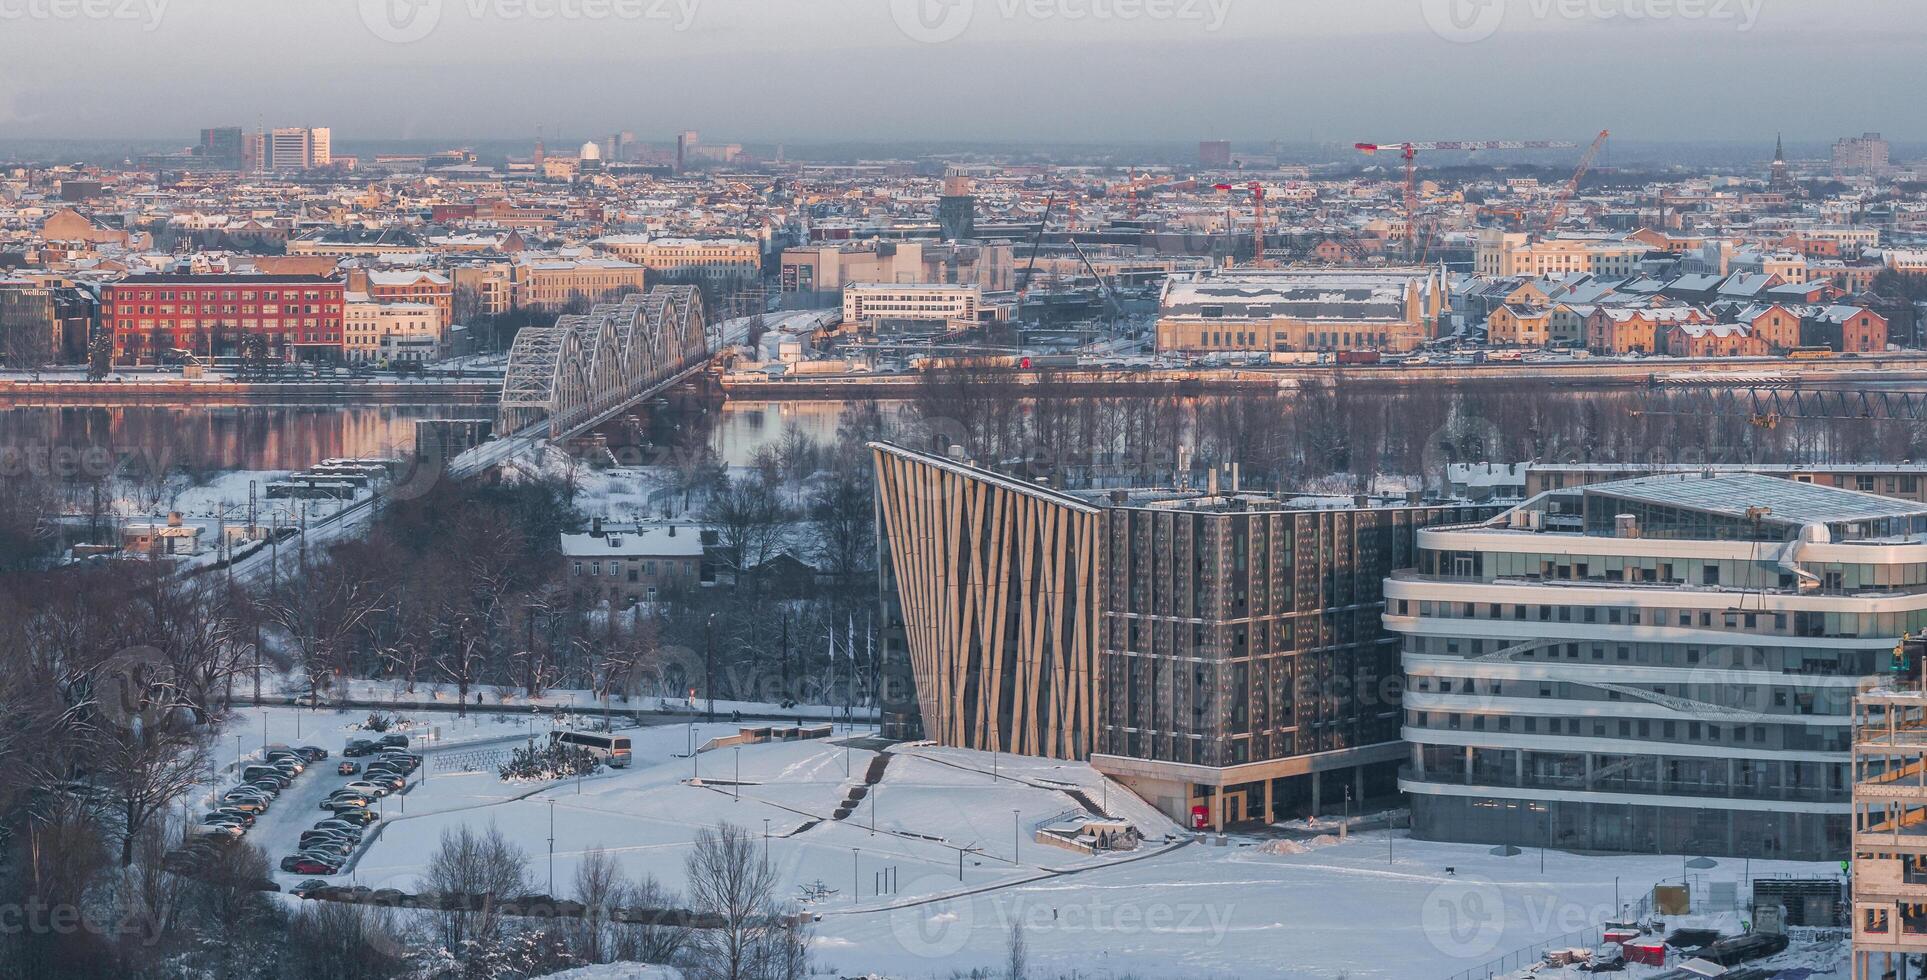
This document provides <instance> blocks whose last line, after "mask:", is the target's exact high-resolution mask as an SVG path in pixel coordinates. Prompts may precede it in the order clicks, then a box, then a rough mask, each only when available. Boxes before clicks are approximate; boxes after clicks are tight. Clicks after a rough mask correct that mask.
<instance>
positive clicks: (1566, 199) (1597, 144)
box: [1546, 129, 1613, 235]
mask: <svg viewBox="0 0 1927 980" xmlns="http://www.w3.org/2000/svg"><path fill="white" fill-rule="evenodd" d="M1612 135H1613V134H1612V131H1611V130H1605V129H1602V130H1600V131H1599V135H1598V136H1597V137H1594V139H1593V141H1592V146H1590V147H1588V148H1587V149H1586V155H1585V156H1582V157H1580V158H1579V169H1578V170H1575V171H1573V172H1572V181H1571V182H1570V183H1568V184H1567V185H1566V189H1565V190H1564V191H1561V192H1560V193H1559V198H1558V200H1555V201H1553V202H1552V209H1551V210H1550V211H1547V212H1546V234H1548V235H1550V234H1552V232H1553V229H1555V228H1558V227H1559V222H1560V221H1561V220H1562V219H1564V218H1565V216H1566V207H1567V206H1568V205H1570V204H1571V203H1572V197H1573V195H1574V194H1577V193H1579V182H1580V181H1582V180H1585V179H1586V171H1588V170H1591V169H1592V162H1593V161H1594V160H1595V159H1598V157H1599V151H1600V150H1602V149H1605V147H1606V140H1608V139H1610V138H1612Z"/></svg>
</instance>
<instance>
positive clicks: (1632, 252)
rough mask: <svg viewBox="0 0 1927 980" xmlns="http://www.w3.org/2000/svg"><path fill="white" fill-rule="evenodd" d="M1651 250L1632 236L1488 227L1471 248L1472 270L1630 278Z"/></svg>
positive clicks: (1503, 274)
mask: <svg viewBox="0 0 1927 980" xmlns="http://www.w3.org/2000/svg"><path fill="white" fill-rule="evenodd" d="M1650 251H1652V248H1651V246H1649V245H1648V244H1647V243H1645V242H1641V241H1636V240H1632V239H1604V240H1602V239H1589V238H1550V239H1545V240H1542V241H1541V240H1535V239H1534V238H1533V237H1532V236H1530V235H1526V234H1522V233H1519V232H1508V231H1503V230H1500V229H1497V228H1487V229H1485V230H1484V231H1481V232H1480V233H1479V241H1478V244H1477V245H1476V246H1475V247H1474V250H1473V256H1472V258H1473V270H1474V271H1475V272H1477V273H1478V274H1479V275H1482V276H1492V277H1498V278H1505V277H1511V276H1563V275H1578V274H1582V273H1588V272H1591V273H1596V274H1598V275H1600V276H1603V277H1606V278H1616V279H1630V278H1632V277H1633V276H1635V275H1637V274H1638V273H1639V262H1640V260H1641V259H1643V258H1645V257H1646V254H1647V253H1648V252H1650Z"/></svg>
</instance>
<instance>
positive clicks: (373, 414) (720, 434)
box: [0, 401, 900, 474]
mask: <svg viewBox="0 0 1927 980" xmlns="http://www.w3.org/2000/svg"><path fill="white" fill-rule="evenodd" d="M899 405H900V403H891V402H884V403H880V406H879V407H880V408H881V410H882V412H883V414H884V416H885V417H886V418H891V417H894V415H895V414H896V412H897V410H898V408H899ZM844 408H845V407H844V406H843V405H842V404H839V403H836V402H824V401H809V402H731V403H728V404H725V405H722V406H720V407H712V408H710V409H708V410H704V409H702V408H701V407H699V404H696V403H692V404H689V405H687V406H686V408H685V410H686V411H687V413H688V415H687V418H686V419H684V420H683V421H684V422H685V424H691V425H696V426H699V427H702V428H703V429H704V430H706V436H705V438H706V439H707V441H708V443H709V445H710V446H711V447H712V448H714V449H715V450H716V453H717V455H719V456H721V457H722V458H723V460H724V461H725V462H727V463H729V464H730V465H735V466H744V465H748V464H749V462H750V460H751V459H753V458H754V457H755V455H756V452H757V450H759V449H761V448H763V447H765V446H775V445H777V444H779V443H781V442H782V441H783V438H784V436H785V434H786V433H788V432H789V431H790V430H792V429H794V430H797V431H800V432H802V433H803V434H804V435H806V436H808V437H809V438H811V439H813V440H815V441H816V442H818V443H821V444H824V445H828V444H831V443H833V442H835V441H836V434H837V426H838V424H839V423H840V422H841V420H842V418H843V414H844ZM493 414H494V413H493V410H492V409H491V408H489V407H487V406H478V405H443V406H421V405H368V406H361V407H349V408H343V407H340V406H325V405H315V406H290V405H277V406H242V407H219V408H213V407H207V406H198V405H195V406H151V405H140V406H114V407H105V408H75V407H63V408H46V407H36V408H13V409H7V410H4V411H0V450H4V451H6V452H9V453H12V454H14V455H16V456H24V455H25V454H36V455H35V456H34V457H32V458H39V457H40V455H44V454H47V453H49V452H52V453H61V452H66V453H69V454H74V453H79V452H82V451H87V450H95V451H98V450H105V451H107V452H108V453H109V454H111V458H113V459H114V460H116V461H121V460H129V459H144V460H151V461H153V462H154V463H155V464H158V466H159V467H161V468H163V469H173V468H177V467H178V468H180V469H184V470H186V471H188V472H190V473H196V474H213V473H216V472H220V471H223V470H298V469H302V468H304V467H308V466H312V465H314V464H315V463H318V462H320V461H321V460H324V459H330V458H334V457H337V456H378V455H392V454H394V453H397V452H400V451H403V450H405V449H407V448H408V447H410V446H412V445H414V438H415V435H414V432H415V421H416V420H417V419H429V418H489V417H491V416H492V415H493Z"/></svg>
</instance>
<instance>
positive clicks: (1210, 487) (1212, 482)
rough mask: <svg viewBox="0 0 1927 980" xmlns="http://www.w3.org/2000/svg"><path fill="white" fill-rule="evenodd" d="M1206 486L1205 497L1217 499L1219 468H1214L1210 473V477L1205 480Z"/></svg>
mask: <svg viewBox="0 0 1927 980" xmlns="http://www.w3.org/2000/svg"><path fill="white" fill-rule="evenodd" d="M1204 486H1205V491H1204V495H1205V496H1207V497H1215V496H1217V495H1218V468H1217V467H1215V466H1213V467H1211V469H1210V470H1209V471H1208V475H1207V476H1206V477H1205V480H1204Z"/></svg>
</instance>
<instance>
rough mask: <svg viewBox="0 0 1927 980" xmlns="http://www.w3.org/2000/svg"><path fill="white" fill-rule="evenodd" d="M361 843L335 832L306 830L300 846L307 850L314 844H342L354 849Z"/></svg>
mask: <svg viewBox="0 0 1927 980" xmlns="http://www.w3.org/2000/svg"><path fill="white" fill-rule="evenodd" d="M359 843H361V841H360V840H359V839H357V838H354V837H349V836H348V835H346V834H343V833H340V832H338V831H333V830H304V831H302V832H301V840H300V845H301V847H302V848H303V849H304V850H305V849H306V848H307V847H308V846H310V845H312V844H341V845H344V846H347V847H353V846H355V845H356V844H359Z"/></svg>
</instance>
